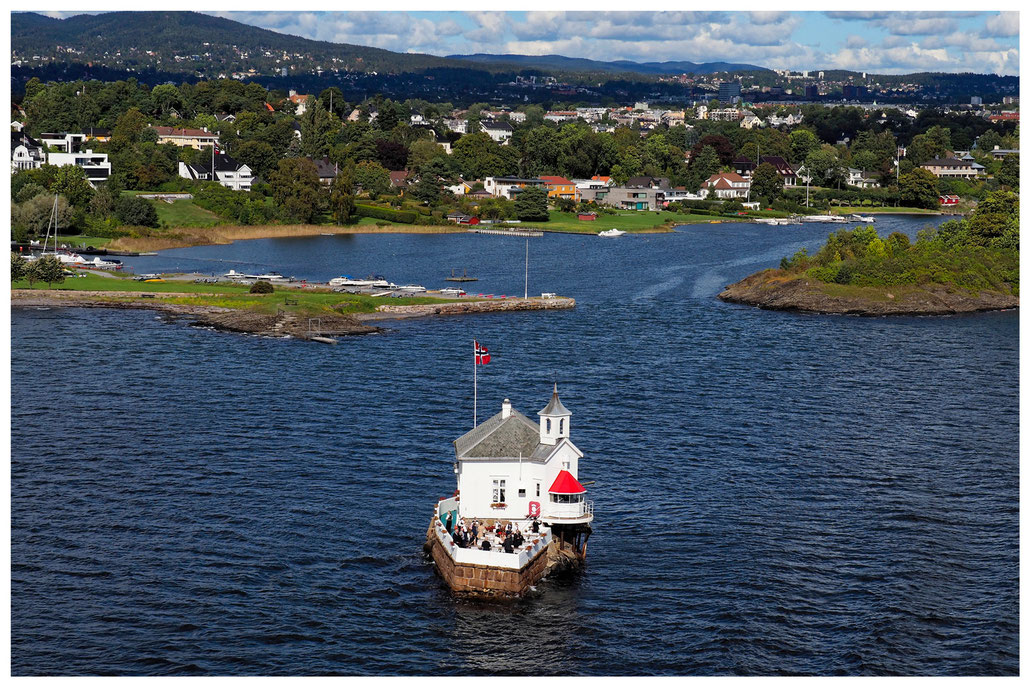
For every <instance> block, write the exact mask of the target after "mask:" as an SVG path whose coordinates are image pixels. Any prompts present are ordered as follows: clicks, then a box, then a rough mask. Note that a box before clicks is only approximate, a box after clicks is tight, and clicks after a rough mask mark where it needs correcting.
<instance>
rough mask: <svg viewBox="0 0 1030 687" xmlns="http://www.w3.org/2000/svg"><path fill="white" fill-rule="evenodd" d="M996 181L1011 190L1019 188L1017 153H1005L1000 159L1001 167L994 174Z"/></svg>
mask: <svg viewBox="0 0 1030 687" xmlns="http://www.w3.org/2000/svg"><path fill="white" fill-rule="evenodd" d="M994 178H995V179H996V180H997V181H998V183H999V184H1000V185H1001V186H1003V187H1006V188H1009V189H1012V190H1013V191H1018V190H1019V154H1018V153H1017V154H1015V155H1006V156H1005V157H1004V159H1002V161H1001V168H999V169H998V173H997V174H995V175H994Z"/></svg>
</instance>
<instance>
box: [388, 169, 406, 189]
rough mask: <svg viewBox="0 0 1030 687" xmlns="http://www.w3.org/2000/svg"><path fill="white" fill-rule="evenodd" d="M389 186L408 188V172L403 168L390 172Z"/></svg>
mask: <svg viewBox="0 0 1030 687" xmlns="http://www.w3.org/2000/svg"><path fill="white" fill-rule="evenodd" d="M390 186H393V187H394V188H399V189H405V188H408V172H407V171H405V170H403V169H402V170H401V171H399V172H390Z"/></svg>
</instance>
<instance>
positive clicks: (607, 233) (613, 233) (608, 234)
mask: <svg viewBox="0 0 1030 687" xmlns="http://www.w3.org/2000/svg"><path fill="white" fill-rule="evenodd" d="M625 233H626V232H624V231H620V230H618V229H608V230H607V231H602V232H598V234H597V235H598V236H600V237H602V238H606V239H611V238H615V237H616V236H622V235H623V234H625Z"/></svg>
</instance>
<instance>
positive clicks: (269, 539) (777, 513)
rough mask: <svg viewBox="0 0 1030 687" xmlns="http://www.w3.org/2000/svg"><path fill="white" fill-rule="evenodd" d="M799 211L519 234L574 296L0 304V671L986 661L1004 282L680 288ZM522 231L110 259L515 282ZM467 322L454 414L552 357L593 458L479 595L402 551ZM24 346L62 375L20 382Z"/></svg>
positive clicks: (768, 245)
mask: <svg viewBox="0 0 1030 687" xmlns="http://www.w3.org/2000/svg"><path fill="white" fill-rule="evenodd" d="M920 224H921V222H915V221H912V220H901V219H884V220H882V221H880V222H878V223H877V227H878V229H879V230H880V231H881V233H889V232H890V231H893V230H895V229H901V230H904V231H908V232H909V233H913V232H914V231H916V230H917V229H918V228H919V226H920ZM826 232H827V229H826V228H825V227H824V228H819V227H818V226H815V225H811V226H809V225H805V226H802V227H796V228H791V230H790V231H789V232H787V231H777V230H776V229H775V228H769V229H766V228H761V229H759V228H756V227H746V228H741V227H740V225H704V226H699V227H690V228H684V229H683V230H682V231H681V233H678V234H675V235H669V236H655V237H646V238H644V237H625V238H624V239H620V240H619V241H617V242H603V241H597V240H596V239H590V238H589V237H567V236H551V235H547V236H545V237H544V238H542V239H535V240H534V241H533V242H531V289H530V290H531V291H535V290H541V291H560V292H562V293H567V294H568V295H571V296H573V297H575V298H576V299H577V307H576V309H575V310H573V311H568V312H556V313H544V314H532V313H522V314H511V315H510V316H507V315H506V316H483V317H464V318H441V319H438V320H424V321H417V322H416V321H406V322H396V323H390V324H389V326H388V331H387V333H386V334H385V335H383V336H378V337H365V338H352V339H346V340H343V341H341V344H340V345H339V346H333V347H330V346H323V347H310V346H305V345H303V344H299V343H297V342H282V341H273V340H269V339H261V338H251V337H238V336H230V335H219V334H214V333H212V332H206V331H197V330H195V329H192V328H189V327H187V326H185V325H181V324H168V323H165V322H163V321H156V320H154V319H153V317H152V314H148V313H143V312H130V311H124V312H122V311H119V312H113V311H103V310H75V309H62V308H54V309H52V310H49V311H35V310H15V311H13V313H12V340H13V342H14V344H15V345H14V346H12V361H11V366H12V407H11V424H12V460H11V485H12V489H11V496H12V503H11V540H12V541H11V559H12V561H11V562H12V565H11V589H12V593H11V602H12V603H11V627H12V632H11V662H12V671H13V672H14V673H15V674H17V675H52V674H59V675H65V674H70V675H78V674H129V675H194V674H197V675H201V674H203V675H210V674H239V675H252V674H273V675H285V674H304V675H309V674H327V675H328V674H350V675H395V674H434V675H459V674H461V675H488V674H497V673H504V674H513V675H528V674H556V675H557V674H582V675H597V674H613V675H638V674H639V675H652V674H653V675H668V674H689V675H694V674H721V675H733V674H741V675H751V674H820V675H835V674H866V675H881V674H899V673H901V674H929V675H951V674H963V675H972V674H976V675H979V674H1005V675H1012V674H1016V672H1017V670H1018V620H1019V618H1018V538H1017V537H1018V516H1019V509H1018V486H1017V484H1018V482H1017V475H1018V448H1017V437H1018V426H1019V425H1018V403H1017V402H1018V362H1017V361H1018V359H1017V351H1018V343H1019V342H1018V315H1017V314H1015V313H998V314H989V315H980V316H974V317H958V318H947V319H941V318H902V319H875V320H872V319H857V318H830V317H813V316H798V315H790V314H785V313H772V312H766V311H760V310H752V309H749V308H742V307H739V306H732V305H728V304H724V303H720V302H719V301H717V300H716V299H714V298H713V297H712V296H713V294H714V293H716V292H717V290H718V289H719V288H721V286H724V285H725V283H728V282H729V281H734V280H736V279H739V278H741V277H743V276H745V275H746V274H748V273H749V272H751V271H754V270H755V269H758V268H760V267H763V266H765V265H766V264H775V262H776V261H777V260H778V259H779V257H780V256H782V255H787V254H790V253H793V252H794V251H795V250H797V249H798V248H800V247H802V246H804V247H807V248H809V249H812V248H814V247H815V246H817V245H818V243H820V242H821V241H822V240H823V239H824V238H825V235H826ZM524 249H525V243H524V242H521V241H515V242H512V241H508V240H506V239H503V238H499V237H487V236H471V235H470V236H464V235H453V236H446V237H418V236H414V237H412V236H361V237H350V238H347V239H339V240H338V239H336V238H334V237H315V238H313V239H301V240H281V241H278V240H272V241H253V242H245V243H240V244H234V245H233V246H210V247H203V248H198V249H188V250H182V251H174V252H172V254H170V255H162V256H160V257H158V258H149V259H145V258H140V259H136V261H137V262H138V264H139V265H140V266H142V265H144V264H146V265H148V266H147V267H146V268H145V269H144V270H143V271H157V270H162V269H170V268H176V267H178V268H183V267H185V268H192V267H194V266H196V265H199V264H201V263H203V264H206V265H218V270H219V271H225V270H227V269H229V268H230V267H233V268H235V269H240V265H241V264H244V263H248V261H249V263H252V264H255V265H256V264H262V265H264V266H265V267H266V268H271V267H275V268H276V269H279V270H280V271H282V272H284V273H287V274H297V275H298V276H303V277H309V278H326V277H330V276H334V275H335V274H339V273H341V272H344V273H355V274H367V273H369V272H377V273H383V274H387V275H389V276H390V278H391V279H393V280H394V281H397V282H399V283H400V282H405V281H410V282H422V283H426V285H427V286H440V285H442V282H441V283H440V284H437V283H435V282H433V281H432V279H433V278H434V277H432V275H439V277H440V278H441V279H442V277H443V276H446V274H448V273H449V270H450V268H451V267H454V266H456V265H457V266H467V269H468V270H469V272H470V273H475V274H477V276H480V277H481V278H482V279H483V281H482V282H479V283H477V290H478V289H479V288H480V287H481V288H482V289H483V290H484V292H494V293H505V292H508V293H515V292H521V288H522V281H521V280H522V278H523V273H522V266H523V264H522V262H521V261H522V258H523V254H522V251H524ZM570 256H571V257H570ZM145 260H151V261H153V262H151V263H144V262H143V261H145ZM233 260H236V262H234V261H233ZM216 261H221V262H216ZM572 261H574V267H570V262H572ZM211 269H214V267H209V268H208V269H207V271H210V270H211ZM472 338H478V339H479V340H481V341H483V342H485V343H486V344H487V345H488V346H489V347H490V349H491V352H492V353H493V354H494V359H493V362H492V363H491V364H490V365H489V366H488V367H486V368H483V369H481V370H480V379H479V395H480V408H479V412H480V416H481V417H485V416H487V415H488V414H492V413H493V412H494V410H495V409H496V408H497V407H498V406H499V405H500V401H501V399H503V398H504V397H510V398H511V399H512V401H513V403H514V405H515V407H517V408H518V409H520V410H521V411H523V412H525V413H528V414H530V415H531V416H532V414H533V413H534V412H535V411H536V410H537V409H538V408H539V407H542V405H543V404H544V403H545V402H546V397H547V394H548V393H549V387H550V384H551V383H552V382H553V381H554V380H555V379H557V381H558V382H559V385H560V386H561V389H562V399H563V401H564V402H565V403H566V405H568V407H569V408H570V409H571V410H572V412H573V413H574V415H573V427H572V432H573V434H574V440H575V441H576V443H577V445H578V446H579V447H580V448H581V449H583V450H584V451H585V453H586V457H585V459H584V460H583V463H582V466H581V475H582V476H583V478H584V479H586V480H594V481H595V483H594V484H593V485H592V486H591V487H589V488H590V491H591V498H592V499H593V500H594V502H595V508H596V513H597V520H596V522H595V532H594V535H593V536H592V538H591V540H590V560H589V564H588V566H587V568H586V569H585V570H584V571H583V572H582V573H581V574H578V575H575V576H572V577H570V578H562V579H555V580H548V581H544V582H542V583H541V584H540V585H538V587H539V589H538V592H539V593H538V594H536V595H533V596H531V597H530V598H528V599H527V600H525V601H524V602H522V603H519V604H514V605H510V606H500V607H498V606H485V605H481V604H474V603H467V602H460V601H455V600H453V599H451V597H450V596H449V595H448V594H447V593H446V592H445V591H444V590H443V589H442V587H441V585H440V582H439V580H438V579H437V578H436V577H435V575H434V573H433V571H432V568H431V567H430V566H428V565H426V564H425V563H424V562H423V561H422V559H421V556H420V553H421V539H422V537H423V536H424V532H425V528H426V526H427V522H426V519H427V517H428V511H427V509H428V508H429V507H430V506H431V505H432V504H433V503H435V501H436V499H437V498H438V497H439V496H441V495H444V494H447V493H449V492H450V491H451V490H452V489H453V482H452V480H453V472H452V469H451V465H452V460H453V453H451V450H452V449H451V441H453V439H454V438H456V436H457V435H459V434H460V433H461V432H462V431H464V430H466V429H467V428H468V427H469V425H470V423H471V417H470V416H471V411H472V389H471V379H470V377H471V374H470V373H471V370H470V369H468V368H469V365H468V363H469V361H468V355H467V353H468V344H469V341H470V340H471V339H472ZM42 361H60V365H61V369H62V370H63V371H64V372H62V378H64V379H67V380H69V381H72V380H73V381H74V384H62V385H61V386H59V387H54V386H53V385H46V384H39V383H38V380H39V374H40V373H39V370H40V368H41V366H42V367H44V368H46V367H47V365H45V364H41V362H42ZM537 403H539V404H540V405H539V406H537V405H535V404H537Z"/></svg>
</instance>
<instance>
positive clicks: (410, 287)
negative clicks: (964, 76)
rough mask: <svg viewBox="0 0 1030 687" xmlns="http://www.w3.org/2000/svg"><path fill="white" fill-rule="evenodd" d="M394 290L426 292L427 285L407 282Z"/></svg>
mask: <svg viewBox="0 0 1030 687" xmlns="http://www.w3.org/2000/svg"><path fill="white" fill-rule="evenodd" d="M394 291H398V292H400V293H425V291H426V287H424V286H422V285H421V284H405V285H404V286H398V287H397V288H396V289H394Z"/></svg>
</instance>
